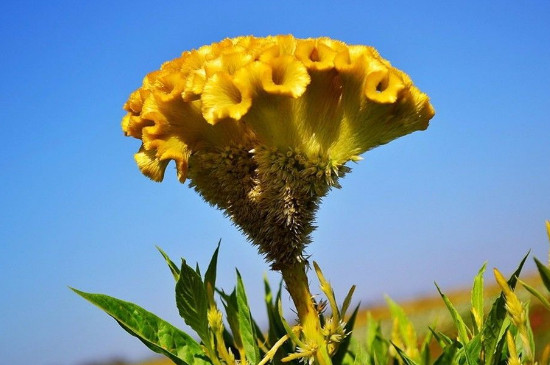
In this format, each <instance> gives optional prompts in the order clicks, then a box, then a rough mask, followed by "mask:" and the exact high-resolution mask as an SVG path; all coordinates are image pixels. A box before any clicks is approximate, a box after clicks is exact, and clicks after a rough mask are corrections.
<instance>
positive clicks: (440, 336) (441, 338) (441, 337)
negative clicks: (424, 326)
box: [428, 327, 453, 349]
mask: <svg viewBox="0 0 550 365" xmlns="http://www.w3.org/2000/svg"><path fill="white" fill-rule="evenodd" d="M428 328H429V329H430V332H431V333H432V334H433V336H434V338H435V340H436V341H437V343H439V346H441V348H442V349H444V348H445V347H447V346H449V345H451V344H452V343H453V340H451V339H450V338H449V337H448V336H447V335H445V334H444V333H443V332H439V331H436V330H435V329H433V328H432V327H428Z"/></svg>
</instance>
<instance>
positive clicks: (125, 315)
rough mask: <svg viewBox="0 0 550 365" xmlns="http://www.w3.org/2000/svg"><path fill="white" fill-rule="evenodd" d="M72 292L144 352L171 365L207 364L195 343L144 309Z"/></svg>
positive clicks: (127, 303)
mask: <svg viewBox="0 0 550 365" xmlns="http://www.w3.org/2000/svg"><path fill="white" fill-rule="evenodd" d="M71 289H72V288H71ZM72 290H73V291H74V292H75V293H76V294H78V295H80V296H81V297H83V298H84V299H86V300H87V301H89V302H91V303H92V304H95V305H96V306H98V307H99V308H101V309H102V310H104V311H105V312H106V313H107V314H108V315H110V316H111V317H113V318H114V319H115V320H116V321H117V322H118V324H119V325H120V326H121V327H122V328H124V329H125V330H126V331H127V332H128V333H130V334H131V335H132V336H135V337H137V338H139V339H140V340H141V342H143V343H144V344H145V345H146V346H147V347H148V348H150V349H151V350H153V351H154V352H157V353H159V354H163V355H166V356H167V357H168V358H170V359H171V360H172V361H173V362H174V363H176V364H179V365H205V364H211V362H210V361H208V359H207V358H206V357H205V356H204V352H203V351H202V349H201V347H200V345H199V344H198V343H197V342H196V341H195V340H193V339H192V338H191V337H190V336H189V335H187V334H186V333H184V332H182V331H180V330H179V329H177V328H176V327H174V326H172V325H171V324H169V323H168V322H165V321H164V320H162V319H160V318H159V317H157V316H155V315H154V314H152V313H149V312H147V311H146V310H145V309H143V308H141V307H139V306H137V305H135V304H133V303H129V302H125V301H122V300H119V299H116V298H112V297H109V296H107V295H103V294H90V293H85V292H82V291H79V290H76V289H72Z"/></svg>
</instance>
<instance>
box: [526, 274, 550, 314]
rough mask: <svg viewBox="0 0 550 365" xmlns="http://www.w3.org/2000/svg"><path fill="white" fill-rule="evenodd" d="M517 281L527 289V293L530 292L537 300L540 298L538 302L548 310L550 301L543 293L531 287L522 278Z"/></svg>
mask: <svg viewBox="0 0 550 365" xmlns="http://www.w3.org/2000/svg"><path fill="white" fill-rule="evenodd" d="M519 282H520V283H521V285H523V287H524V288H525V289H527V291H528V292H529V293H531V294H532V295H533V296H535V297H536V298H537V299H538V300H540V302H541V303H542V305H544V306H545V307H546V309H548V310H550V301H548V299H546V298H545V297H544V295H542V294H541V293H540V292H539V291H538V290H537V289H535V288H533V287H532V286H531V285H529V284H527V283H526V282H524V281H522V280H519Z"/></svg>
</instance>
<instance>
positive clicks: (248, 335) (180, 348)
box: [73, 244, 358, 365]
mask: <svg viewBox="0 0 550 365" xmlns="http://www.w3.org/2000/svg"><path fill="white" fill-rule="evenodd" d="M157 249H158V250H159V252H160V254H161V255H162V257H163V258H164V260H165V261H166V264H167V265H168V268H169V269H170V272H171V274H172V276H173V277H174V280H175V282H176V285H175V298H176V305H177V307H178V311H179V314H180V316H181V317H182V318H183V320H184V322H185V323H186V324H187V325H188V326H189V327H191V328H192V329H193V330H194V331H195V332H196V334H197V336H198V337H199V339H200V344H199V343H198V342H197V341H195V340H194V339H193V338H192V337H191V336H189V335H187V334H186V333H184V332H182V331H181V330H179V329H177V328H176V327H174V326H172V325H171V324H169V323H167V322H165V321H163V320H162V319H160V318H158V317H157V316H155V315H154V314H152V313H149V312H147V311H146V310H145V309H143V308H141V307H139V306H137V305H135V304H132V303H129V302H125V301H122V300H119V299H116V298H112V297H109V296H106V295H102V294H89V293H85V292H82V291H78V290H76V289H73V290H74V291H75V292H76V293H77V294H79V295H80V296H82V297H83V298H85V299H86V300H88V301H90V302H91V303H93V304H95V305H97V306H98V307H99V308H101V309H102V310H104V311H105V312H106V313H107V314H109V315H110V316H111V317H113V318H114V319H115V320H116V321H117V322H118V323H119V324H120V326H122V328H124V329H125V330H126V331H128V332H129V333H130V334H132V335H133V336H135V337H137V338H138V339H139V340H141V341H142V342H143V343H144V344H145V345H146V346H147V347H149V348H150V349H151V350H153V351H155V352H157V353H159V354H163V355H165V356H167V357H168V358H169V359H171V360H172V361H173V362H174V363H175V364H178V365H206V364H214V365H222V364H261V365H264V364H267V363H270V364H283V363H284V364H290V365H293V364H294V365H297V364H299V363H300V359H301V358H302V357H301V356H300V352H299V350H298V347H297V346H300V345H302V346H305V344H304V343H302V342H301V340H300V335H299V334H300V327H299V326H294V327H291V326H290V325H289V324H288V323H287V322H286V320H285V319H284V317H283V315H282V309H281V292H282V284H280V285H279V287H278V290H277V291H276V292H275V293H274V292H273V291H272V289H271V286H270V284H269V282H268V281H267V279H266V280H264V287H265V304H266V309H267V315H268V320H269V328H268V329H267V332H266V334H265V337H264V334H262V332H261V329H260V328H259V326H258V325H257V323H256V322H255V321H254V319H253V317H252V314H251V312H250V308H249V306H248V299H247V296H246V291H245V287H244V283H243V281H242V278H241V276H240V274H239V272H238V271H237V284H236V286H235V288H234V289H233V290H232V291H231V293H230V294H226V293H225V292H223V291H220V290H217V289H216V288H215V285H216V266H217V259H218V251H219V244H218V247H217V248H216V250H215V251H214V254H213V256H212V259H211V261H210V263H209V265H208V268H207V270H206V272H205V273H204V277H203V276H202V275H201V271H200V269H199V267H198V265H197V266H196V267H195V268H193V267H191V266H189V265H188V264H187V263H186V261H185V260H183V259H182V262H181V265H180V266H179V267H178V266H177V265H176V264H175V263H174V262H173V261H172V260H171V259H170V258H169V257H168V255H167V254H166V253H165V252H164V251H163V250H162V249H160V248H158V247H157ZM319 272H320V270H319ZM323 280H324V278H323ZM323 284H324V289H325V290H327V291H328V293H329V294H330V298H329V300H330V301H331V302H332V303H335V299H334V293H333V291H332V288H331V287H330V284H328V282H323ZM216 294H217V295H218V296H219V298H220V299H221V303H222V305H223V308H224V309H225V313H226V315H225V321H226V323H227V324H228V325H229V330H230V331H228V330H227V329H226V328H225V325H224V320H223V317H222V314H221V312H220V311H219V309H218V307H217V304H216ZM352 294H353V288H352V290H350V292H349V293H348V295H347V296H346V298H345V300H344V304H343V305H342V307H341V308H338V313H337V315H336V318H337V324H336V325H333V326H331V327H330V328H329V329H328V331H329V333H328V335H327V336H329V337H331V338H332V339H334V335H336V334H337V333H336V332H337V331H338V330H340V331H341V332H343V333H344V335H342V336H341V337H337V339H339V341H336V340H333V345H334V352H333V354H332V355H333V362H332V363H333V364H334V365H339V364H344V363H345V359H347V357H346V355H347V354H348V347H349V340H350V337H349V336H346V335H345V334H349V333H351V331H352V328H353V323H354V322H355V318H356V317H357V313H358V308H355V310H354V312H353V314H352V315H351V316H350V318H349V321H348V322H344V321H343V316H345V313H346V311H347V309H348V308H349V305H350V302H351V295H352ZM320 316H321V317H322V316H323V315H322V314H320ZM330 319H334V316H331V317H330ZM327 322H330V321H327ZM327 327H328V325H327ZM327 341H328V340H327ZM283 359H284V361H283Z"/></svg>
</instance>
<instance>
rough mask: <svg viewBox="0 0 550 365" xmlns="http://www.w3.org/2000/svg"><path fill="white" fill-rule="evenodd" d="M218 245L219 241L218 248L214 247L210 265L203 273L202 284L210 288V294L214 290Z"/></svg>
mask: <svg viewBox="0 0 550 365" xmlns="http://www.w3.org/2000/svg"><path fill="white" fill-rule="evenodd" d="M220 243H221V240H220V241H218V247H216V250H215V251H214V254H213V255H212V259H211V260H210V264H208V268H207V269H206V273H204V283H205V284H206V285H207V286H208V285H210V286H211V287H212V293H213V292H214V288H216V267H217V266H218V252H219V251H220Z"/></svg>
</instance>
